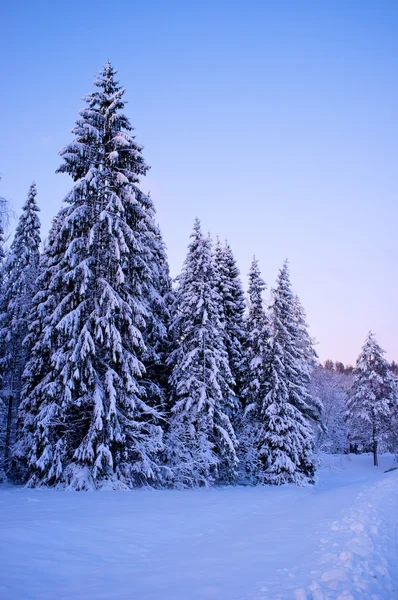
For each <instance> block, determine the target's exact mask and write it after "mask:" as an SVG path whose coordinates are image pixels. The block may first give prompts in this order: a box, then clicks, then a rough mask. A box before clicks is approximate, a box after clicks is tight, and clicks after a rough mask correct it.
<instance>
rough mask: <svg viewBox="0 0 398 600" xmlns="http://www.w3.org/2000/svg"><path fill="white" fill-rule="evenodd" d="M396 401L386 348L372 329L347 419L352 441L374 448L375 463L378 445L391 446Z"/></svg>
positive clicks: (360, 359)
mask: <svg viewBox="0 0 398 600" xmlns="http://www.w3.org/2000/svg"><path fill="white" fill-rule="evenodd" d="M397 401H398V398H397V385H396V382H395V380H394V378H393V375H392V373H391V371H390V367H389V363H388V361H387V360H386V359H385V358H384V350H382V348H381V347H380V346H379V344H378V343H377V341H376V338H375V336H374V335H373V333H372V332H371V331H370V332H369V333H368V336H367V338H366V340H365V343H364V345H363V347H362V350H361V352H360V354H359V356H358V359H357V363H356V369H355V375H354V381H353V384H352V388H351V389H350V390H349V393H348V402H347V413H346V418H347V423H348V427H349V439H350V442H351V443H354V444H358V446H359V447H360V449H362V450H365V451H369V450H371V451H373V455H374V464H375V465H377V463H378V457H377V453H378V448H379V446H382V447H383V443H384V444H386V445H387V447H388V438H389V434H390V431H391V429H390V424H391V420H392V417H393V415H395V413H396V403H397ZM395 437H396V434H395ZM384 449H385V447H384Z"/></svg>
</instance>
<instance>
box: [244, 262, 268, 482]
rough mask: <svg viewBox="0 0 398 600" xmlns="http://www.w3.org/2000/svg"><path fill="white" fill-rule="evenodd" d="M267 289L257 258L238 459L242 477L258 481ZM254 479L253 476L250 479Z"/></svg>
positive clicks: (264, 390)
mask: <svg viewBox="0 0 398 600" xmlns="http://www.w3.org/2000/svg"><path fill="white" fill-rule="evenodd" d="M265 289H266V286H265V283H264V281H263V279H262V278H261V273H260V269H259V265H258V261H257V260H256V258H253V261H252V264H251V267H250V271H249V310H248V314H247V318H246V322H245V334H246V335H245V344H244V387H243V398H244V403H245V410H244V413H243V415H242V420H241V423H240V427H239V430H240V435H239V439H240V455H239V457H240V460H241V463H242V475H243V477H247V476H248V477H249V478H250V479H252V480H254V481H257V480H258V479H260V480H261V475H260V472H261V471H262V467H261V460H260V457H259V451H260V450H261V448H262V446H263V443H264V438H265V421H264V414H265V409H266V404H265V402H266V398H267V393H268V390H269V372H268V369H269V367H268V362H269V339H270V335H271V333H270V326H269V320H268V316H267V313H266V310H265V307H264V299H263V293H264V291H265ZM253 478H254V479H253Z"/></svg>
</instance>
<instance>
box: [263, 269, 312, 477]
mask: <svg viewBox="0 0 398 600" xmlns="http://www.w3.org/2000/svg"><path fill="white" fill-rule="evenodd" d="M270 318H271V328H272V336H271V345H270V355H269V384H270V387H269V391H268V393H267V397H266V401H265V406H266V409H265V419H266V433H265V438H264V444H263V447H262V448H261V451H260V456H261V458H262V461H263V465H264V471H263V473H264V482H265V483H271V484H276V485H280V484H283V483H296V484H301V483H305V482H307V481H313V477H314V464H313V461H312V458H311V454H312V451H313V431H312V428H311V426H310V421H309V420H310V419H311V418H315V414H314V411H313V401H312V398H311V393H310V379H309V375H308V365H307V360H308V359H307V358H306V357H304V356H303V352H302V339H303V338H302V335H301V333H300V331H299V328H298V325H297V318H296V312H295V307H294V295H293V292H292V289H291V284H290V278H289V270H288V265H287V262H285V263H284V265H283V267H282V269H281V271H280V273H279V276H278V280H277V285H276V288H275V289H274V290H273V299H272V303H271V307H270Z"/></svg>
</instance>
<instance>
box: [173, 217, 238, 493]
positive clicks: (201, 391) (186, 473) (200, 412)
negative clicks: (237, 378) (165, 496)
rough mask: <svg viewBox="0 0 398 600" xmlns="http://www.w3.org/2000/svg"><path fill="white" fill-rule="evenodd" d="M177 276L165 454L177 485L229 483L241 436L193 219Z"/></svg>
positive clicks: (210, 266)
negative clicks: (234, 418)
mask: <svg viewBox="0 0 398 600" xmlns="http://www.w3.org/2000/svg"><path fill="white" fill-rule="evenodd" d="M191 237H192V241H191V243H190V245H189V248H188V254H187V257H186V259H185V262H184V267H183V271H182V274H181V275H180V277H179V280H178V289H177V291H176V302H175V306H174V310H173V317H174V319H173V323H172V332H173V336H174V340H175V344H176V349H175V350H174V352H172V354H171V356H170V362H171V364H172V367H173V371H172V374H171V378H170V383H171V389H172V392H173V401H174V404H173V407H172V411H171V419H170V428H169V434H168V439H167V456H168V462H169V466H170V468H171V469H172V471H173V475H174V477H173V484H174V485H175V486H198V485H210V484H212V483H214V482H224V483H226V482H231V481H233V480H234V477H235V473H236V468H237V463H238V461H237V456H236V447H237V440H236V436H235V432H234V429H233V426H232V424H231V421H230V419H229V416H228V414H229V413H230V411H231V407H233V405H234V403H235V399H234V395H233V391H232V387H233V379H232V375H231V371H230V368H229V364H228V354H227V351H226V348H225V344H224V338H225V336H224V330H223V326H222V323H221V319H220V297H219V295H218V291H217V285H216V283H217V282H216V275H215V268H214V263H213V257H212V245H211V241H210V239H209V237H207V236H204V235H203V234H202V231H201V228H200V223H199V221H198V220H196V221H195V225H194V229H193V233H192V235H191Z"/></svg>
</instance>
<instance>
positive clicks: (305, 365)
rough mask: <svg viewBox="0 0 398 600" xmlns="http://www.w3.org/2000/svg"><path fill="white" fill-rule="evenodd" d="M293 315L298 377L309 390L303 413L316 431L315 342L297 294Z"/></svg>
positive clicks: (319, 423) (319, 411)
mask: <svg viewBox="0 0 398 600" xmlns="http://www.w3.org/2000/svg"><path fill="white" fill-rule="evenodd" d="M293 314H294V318H295V322H296V326H297V351H298V354H299V360H300V364H301V367H302V368H301V369H300V371H299V373H298V375H299V376H300V378H301V383H302V385H303V386H304V387H305V388H307V389H309V390H310V393H309V395H308V396H307V404H308V406H307V407H306V409H305V412H306V413H307V414H308V416H310V418H311V420H312V421H313V423H314V424H316V427H317V429H322V428H323V424H322V421H321V414H322V408H323V406H322V401H321V400H320V398H319V397H318V396H317V395H316V393H315V387H314V386H312V385H311V383H312V374H313V371H314V368H315V367H316V366H317V364H318V355H317V353H316V350H315V348H314V345H315V341H314V340H313V339H312V338H311V336H310V334H309V332H308V325H307V317H306V314H305V310H304V307H303V306H302V304H301V302H300V299H299V297H298V296H297V294H296V295H295V296H294V300H293Z"/></svg>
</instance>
